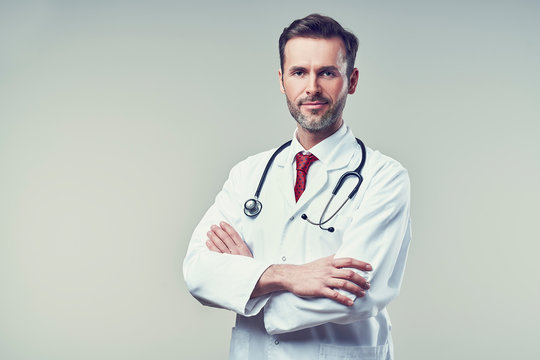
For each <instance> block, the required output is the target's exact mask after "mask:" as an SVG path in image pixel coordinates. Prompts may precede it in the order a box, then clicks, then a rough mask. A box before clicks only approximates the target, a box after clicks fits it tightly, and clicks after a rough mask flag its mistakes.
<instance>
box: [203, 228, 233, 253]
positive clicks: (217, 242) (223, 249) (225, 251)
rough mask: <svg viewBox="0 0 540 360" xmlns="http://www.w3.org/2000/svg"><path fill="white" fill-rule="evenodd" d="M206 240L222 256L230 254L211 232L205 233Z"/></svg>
mask: <svg viewBox="0 0 540 360" xmlns="http://www.w3.org/2000/svg"><path fill="white" fill-rule="evenodd" d="M206 236H208V239H209V240H210V241H211V242H212V243H213V244H214V246H215V247H217V248H218V249H219V251H220V252H221V253H222V254H230V253H231V252H230V250H229V248H228V247H227V246H226V245H225V244H224V243H223V241H221V239H220V238H219V237H218V236H217V235H216V234H215V233H214V232H213V231H212V230H210V231H209V232H207V233H206Z"/></svg>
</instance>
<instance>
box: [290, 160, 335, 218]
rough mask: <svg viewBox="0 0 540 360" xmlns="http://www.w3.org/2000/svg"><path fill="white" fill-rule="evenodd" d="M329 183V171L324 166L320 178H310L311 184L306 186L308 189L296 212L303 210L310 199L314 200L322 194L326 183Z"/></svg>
mask: <svg viewBox="0 0 540 360" xmlns="http://www.w3.org/2000/svg"><path fill="white" fill-rule="evenodd" d="M327 181H328V171H327V169H326V167H325V166H323V167H322V168H321V169H320V170H319V172H318V176H317V177H315V178H310V179H309V182H308V183H307V184H306V189H305V190H304V193H303V194H302V196H300V199H298V202H297V203H296V207H295V211H298V210H299V209H301V208H302V207H303V206H304V205H306V203H307V202H308V201H309V200H310V199H314V198H316V197H317V196H319V195H320V193H322V191H323V188H324V186H325V185H326V182H327Z"/></svg>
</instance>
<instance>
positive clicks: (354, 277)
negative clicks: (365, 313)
mask: <svg viewBox="0 0 540 360" xmlns="http://www.w3.org/2000/svg"><path fill="white" fill-rule="evenodd" d="M332 276H333V277H334V278H339V279H345V280H348V281H350V282H352V283H354V284H356V285H358V286H360V287H361V288H362V289H364V290H367V289H369V288H370V287H371V284H370V283H369V281H368V280H367V279H366V278H365V277H363V276H362V275H360V274H357V273H356V272H354V271H353V270H351V269H336V270H335V271H334V273H333V275H332Z"/></svg>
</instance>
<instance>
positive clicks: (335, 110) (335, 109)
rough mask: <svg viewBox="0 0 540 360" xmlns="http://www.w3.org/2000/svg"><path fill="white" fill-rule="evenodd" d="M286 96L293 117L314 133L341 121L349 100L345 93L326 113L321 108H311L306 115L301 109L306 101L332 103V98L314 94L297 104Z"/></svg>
mask: <svg viewBox="0 0 540 360" xmlns="http://www.w3.org/2000/svg"><path fill="white" fill-rule="evenodd" d="M285 97H286V98H287V106H288V107H289V112H290V113H291V115H292V117H293V118H294V119H295V120H296V122H297V123H298V124H300V126H301V127H303V128H304V129H306V130H307V131H309V132H312V133H315V132H319V131H324V130H326V129H329V128H331V127H332V126H333V125H334V124H335V123H336V122H337V121H339V119H341V115H342V113H343V109H344V108H345V102H346V100H347V94H345V95H343V96H341V97H339V98H338V100H337V101H336V103H335V104H333V105H331V106H330V107H329V108H328V110H326V111H325V112H324V113H322V114H321V112H322V111H321V110H311V113H310V114H308V115H304V114H303V113H302V111H301V110H300V107H301V106H302V104H303V103H304V102H310V101H321V102H326V103H328V104H330V99H327V98H325V97H324V96H313V97H306V98H303V99H300V100H298V101H297V102H296V104H293V103H292V102H291V101H290V100H289V97H288V96H285Z"/></svg>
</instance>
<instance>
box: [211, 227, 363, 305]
mask: <svg viewBox="0 0 540 360" xmlns="http://www.w3.org/2000/svg"><path fill="white" fill-rule="evenodd" d="M207 236H208V240H207V241H206V246H207V248H208V249H209V250H210V251H214V252H216V253H221V254H231V255H240V256H247V257H251V258H252V257H253V255H252V254H251V251H250V250H249V248H248V247H247V245H246V243H245V242H244V241H243V240H242V238H241V237H240V235H239V234H238V233H237V232H236V230H235V229H234V228H233V227H232V226H231V225H229V224H228V223H226V222H221V223H220V225H219V226H218V225H212V226H211V228H210V231H208V233H207ZM345 268H346V269H345ZM352 269H357V270H362V271H371V270H372V267H371V265H370V264H368V263H366V262H363V261H360V260H356V259H353V258H338V259H335V258H334V255H331V256H327V257H323V258H320V259H318V260H315V261H312V262H309V263H306V264H303V265H287V264H283V265H280V264H274V265H271V266H270V267H268V268H267V269H266V270H265V271H264V272H263V273H262V275H261V277H260V278H259V280H258V282H257V284H256V285H255V288H254V289H253V292H252V293H251V298H254V297H258V296H262V295H266V294H269V293H272V292H277V291H288V292H291V293H293V294H295V295H297V296H301V297H325V298H328V299H331V300H333V301H336V302H338V303H340V304H343V305H347V306H352V305H353V303H354V301H353V300H352V299H351V298H349V297H347V296H345V295H343V294H342V293H340V292H338V291H337V289H343V290H346V291H348V292H350V293H352V294H355V295H356V296H358V297H363V296H365V291H366V290H368V289H369V287H370V284H369V282H368V281H367V280H366V279H365V278H364V277H362V276H360V275H359V274H357V273H356V272H354V271H353V270H352Z"/></svg>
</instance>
